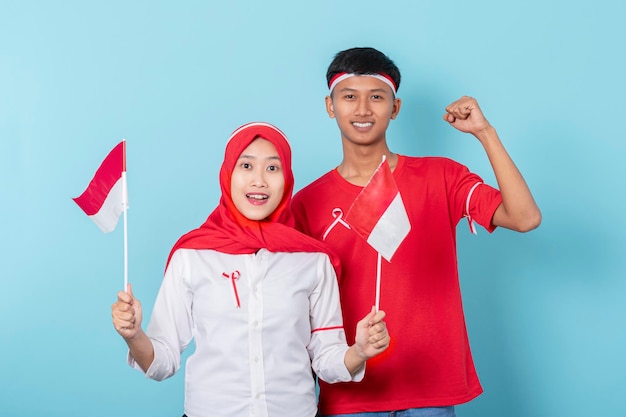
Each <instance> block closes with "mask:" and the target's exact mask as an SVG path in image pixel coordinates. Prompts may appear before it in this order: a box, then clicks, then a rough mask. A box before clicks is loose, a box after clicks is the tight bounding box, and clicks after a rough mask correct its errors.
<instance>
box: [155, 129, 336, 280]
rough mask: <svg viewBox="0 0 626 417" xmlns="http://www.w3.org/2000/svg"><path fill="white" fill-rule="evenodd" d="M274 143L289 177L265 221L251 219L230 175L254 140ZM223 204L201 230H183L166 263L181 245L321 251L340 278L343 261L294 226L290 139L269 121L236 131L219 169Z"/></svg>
mask: <svg viewBox="0 0 626 417" xmlns="http://www.w3.org/2000/svg"><path fill="white" fill-rule="evenodd" d="M259 137H260V138H263V139H266V140H268V141H270V142H271V143H272V144H273V145H274V147H275V148H276V151H277V152H278V156H279V157H280V161H281V162H282V166H283V170H282V172H283V175H284V176H285V188H284V193H283V198H282V200H281V202H280V203H279V205H278V207H277V208H276V210H274V212H273V213H272V214H271V215H270V216H269V217H268V218H267V219H265V220H261V221H256V220H250V219H248V218H246V217H245V216H243V215H242V214H241V213H240V212H239V210H237V208H236V207H235V203H234V202H233V199H232V196H231V189H230V184H231V176H232V173H233V169H234V168H235V163H236V162H237V160H238V159H239V156H240V155H241V153H242V152H243V150H244V149H246V148H247V147H248V145H250V143H252V141H253V140H255V139H256V138H259ZM219 178H220V188H221V190H222V196H221V198H220V203H219V205H218V206H217V208H216V209H215V210H213V212H212V213H211V214H210V215H209V217H208V218H207V220H206V221H205V222H204V224H202V226H200V227H199V228H197V229H194V230H192V231H190V232H188V233H186V234H184V235H183V236H182V237H181V238H180V239H178V242H176V244H175V245H174V247H173V248H172V251H171V252H170V255H169V257H168V260H167V263H168V264H169V261H170V259H171V257H172V255H173V254H174V252H175V251H176V250H177V249H181V248H185V249H213V250H216V251H219V252H223V253H230V254H249V253H255V252H256V251H258V250H259V249H261V248H265V249H267V250H269V251H270V252H323V253H326V254H328V255H329V257H330V259H331V261H332V264H333V266H334V267H335V272H336V273H337V276H339V272H340V269H339V259H338V258H337V257H336V256H335V255H334V254H333V253H332V252H331V251H330V249H329V248H328V247H326V245H325V244H324V243H322V242H320V241H318V240H316V239H313V238H312V237H309V236H307V235H305V234H302V233H300V232H298V231H297V230H296V229H294V228H293V217H292V214H291V210H290V205H291V195H292V193H293V186H294V179H293V172H292V170H291V148H290V147H289V142H288V141H287V137H286V136H285V134H284V133H283V132H281V131H280V130H279V129H278V128H277V127H275V126H272V125H271V124H269V123H263V122H254V123H248V124H245V125H243V126H241V127H240V128H238V129H237V130H235V131H234V132H233V133H232V135H231V136H230V139H229V140H228V143H227V144H226V151H225V153H224V162H223V163H222V167H221V169H220V174H219Z"/></svg>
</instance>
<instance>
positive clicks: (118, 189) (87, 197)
mask: <svg viewBox="0 0 626 417" xmlns="http://www.w3.org/2000/svg"><path fill="white" fill-rule="evenodd" d="M73 200H74V201H75V202H76V204H78V206H79V207H80V208H81V209H83V211H84V212H85V214H87V216H89V217H90V218H91V220H93V221H94V222H95V223H96V225H98V227H99V228H100V229H101V230H102V231H103V232H104V233H109V232H111V231H112V230H114V229H115V226H117V222H118V220H119V218H120V214H122V212H123V211H124V210H125V209H126V208H127V207H128V193H127V190H126V141H125V140H123V141H121V142H120V143H119V144H118V145H117V146H116V147H115V148H113V150H112V151H111V152H109V154H108V155H107V157H106V158H105V159H104V161H102V164H101V165H100V167H99V168H98V170H97V171H96V174H95V175H94V177H93V179H92V180H91V182H90V183H89V186H87V189H86V190H85V191H84V192H83V193H82V194H81V195H80V196H79V197H76V198H73Z"/></svg>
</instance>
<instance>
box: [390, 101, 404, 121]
mask: <svg viewBox="0 0 626 417" xmlns="http://www.w3.org/2000/svg"><path fill="white" fill-rule="evenodd" d="M400 107H402V100H400V99H399V98H394V99H393V109H392V110H391V120H394V119H395V118H396V117H398V113H400Z"/></svg>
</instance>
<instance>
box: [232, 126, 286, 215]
mask: <svg viewBox="0 0 626 417" xmlns="http://www.w3.org/2000/svg"><path fill="white" fill-rule="evenodd" d="M284 190H285V177H284V174H283V168H282V163H281V161H280V158H279V156H278V152H277V151H276V147H274V145H273V144H272V143H271V142H269V141H268V140H265V139H262V138H257V139H255V140H254V141H252V143H250V145H248V147H247V148H246V149H244V150H243V152H242V153H241V155H240V156H239V159H237V162H236V163H235V168H234V169H233V173H232V175H231V181H230V193H231V198H232V199H233V202H234V203H235V207H237V210H239V212H240V213H241V214H243V215H244V216H245V217H247V218H248V219H250V220H257V221H258V220H264V219H266V218H267V217H269V216H270V215H271V214H272V213H273V212H274V210H276V207H278V205H279V204H280V202H281V200H282V199H283V194H284Z"/></svg>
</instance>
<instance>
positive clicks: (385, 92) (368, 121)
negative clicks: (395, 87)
mask: <svg viewBox="0 0 626 417" xmlns="http://www.w3.org/2000/svg"><path fill="white" fill-rule="evenodd" d="M400 105H401V101H400V99H398V98H395V97H394V94H393V91H392V90H391V87H389V86H388V85H387V84H385V83H384V82H383V81H381V80H379V79H377V78H374V77H368V76H366V75H360V76H354V77H349V78H346V79H345V80H343V81H341V82H340V83H338V84H337V85H336V86H335V88H334V90H333V93H332V97H331V96H327V97H326V111H327V112H328V115H329V116H330V117H332V118H335V119H336V120H337V125H338V126H339V130H340V131H341V136H342V139H343V140H344V141H347V142H348V143H352V144H355V145H363V146H367V145H371V144H374V143H378V142H380V141H384V140H385V132H386V131H387V127H388V126H389V121H390V120H392V119H395V118H396V116H397V115H398V112H399V111H400Z"/></svg>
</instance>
